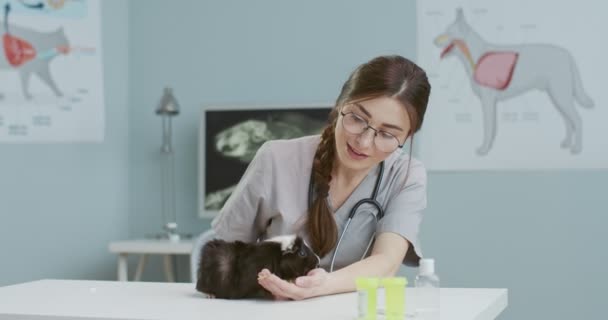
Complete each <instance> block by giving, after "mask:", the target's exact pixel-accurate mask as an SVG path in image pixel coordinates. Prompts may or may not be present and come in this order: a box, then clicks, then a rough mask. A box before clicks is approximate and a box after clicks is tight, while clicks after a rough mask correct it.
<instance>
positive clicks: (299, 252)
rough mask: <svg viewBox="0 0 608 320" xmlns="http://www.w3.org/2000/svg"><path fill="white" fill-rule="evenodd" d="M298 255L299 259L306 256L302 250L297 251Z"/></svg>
mask: <svg viewBox="0 0 608 320" xmlns="http://www.w3.org/2000/svg"><path fill="white" fill-rule="evenodd" d="M298 255H299V256H300V257H306V256H307V254H306V251H304V250H300V251H298Z"/></svg>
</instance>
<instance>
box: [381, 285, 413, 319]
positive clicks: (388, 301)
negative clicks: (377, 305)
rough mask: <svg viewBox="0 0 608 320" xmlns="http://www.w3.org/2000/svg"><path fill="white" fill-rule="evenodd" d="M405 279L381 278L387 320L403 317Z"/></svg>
mask: <svg viewBox="0 0 608 320" xmlns="http://www.w3.org/2000/svg"><path fill="white" fill-rule="evenodd" d="M406 285H407V279H406V278H405V277H393V278H383V279H382V286H383V287H384V295H385V299H384V301H385V305H386V306H385V316H386V319H387V320H393V319H403V318H404V317H405V286H406Z"/></svg>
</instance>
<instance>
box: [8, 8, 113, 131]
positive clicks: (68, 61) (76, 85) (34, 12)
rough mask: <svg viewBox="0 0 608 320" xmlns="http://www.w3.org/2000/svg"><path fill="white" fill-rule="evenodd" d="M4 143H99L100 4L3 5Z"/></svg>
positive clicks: (101, 119) (101, 111)
mask: <svg viewBox="0 0 608 320" xmlns="http://www.w3.org/2000/svg"><path fill="white" fill-rule="evenodd" d="M0 8H1V10H2V20H1V21H0V34H1V36H2V40H1V41H0V141H1V142H8V143H19V142H71V141H74V142H75V141H92V142H94V141H101V140H103V135H104V96H103V74H102V66H101V41H100V36H101V34H100V17H99V1H90V0H89V1H87V0H0Z"/></svg>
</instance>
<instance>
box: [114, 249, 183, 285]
mask: <svg viewBox="0 0 608 320" xmlns="http://www.w3.org/2000/svg"><path fill="white" fill-rule="evenodd" d="M192 246H193V240H180V241H177V242H173V241H169V240H166V239H163V240H157V239H141V240H127V241H114V242H111V243H110V246H109V249H110V252H112V253H116V254H118V280H119V281H127V280H128V263H127V258H128V255H129V254H139V255H140V257H139V262H138V263H137V269H136V270H135V276H134V280H135V281H139V280H140V279H141V274H142V273H143V270H144V266H145V264H146V258H147V255H148V254H160V255H162V256H163V265H164V270H165V277H166V278H167V281H169V282H175V276H174V271H173V262H172V255H188V256H190V254H191V252H192Z"/></svg>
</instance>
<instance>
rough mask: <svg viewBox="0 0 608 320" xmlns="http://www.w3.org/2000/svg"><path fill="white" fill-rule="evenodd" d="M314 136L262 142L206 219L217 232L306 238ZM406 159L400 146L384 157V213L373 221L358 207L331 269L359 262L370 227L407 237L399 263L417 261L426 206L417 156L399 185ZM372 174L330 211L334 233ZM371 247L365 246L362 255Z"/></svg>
mask: <svg viewBox="0 0 608 320" xmlns="http://www.w3.org/2000/svg"><path fill="white" fill-rule="evenodd" d="M319 141H320V136H319V135H315V136H307V137H302V138H297V139H291V140H274V141H268V142H266V143H264V144H263V145H262V146H261V147H260V149H259V150H258V151H257V153H256V155H255V157H254V159H253V160H252V161H251V163H250V164H249V166H248V167H247V170H246V171H245V174H244V175H243V177H242V178H241V180H240V182H239V183H238V185H237V187H236V189H235V190H234V192H233V193H232V195H231V196H230V198H229V199H228V200H227V201H226V203H225V204H224V206H223V208H222V209H221V210H220V213H219V215H218V216H217V217H215V219H213V221H212V222H211V226H212V228H213V229H214V230H215V232H216V235H217V237H218V238H221V239H225V240H227V241H234V240H241V241H247V242H253V241H256V240H261V239H266V238H270V237H274V236H278V235H284V234H299V235H301V236H302V237H303V238H304V239H305V240H307V239H308V235H307V232H306V230H305V228H304V225H305V221H306V220H305V219H306V215H307V212H308V184H309V182H310V172H311V168H312V161H313V157H314V154H315V151H316V150H317V146H318V144H319ZM408 161H409V155H408V154H407V153H405V152H403V151H402V150H401V149H397V150H396V151H395V152H393V153H392V154H391V155H390V156H389V157H388V158H387V159H386V160H385V161H384V162H385V166H384V176H383V178H382V183H381V185H380V188H379V191H378V196H377V200H378V202H379V203H380V204H381V206H382V208H383V209H384V218H382V219H380V221H379V222H378V223H376V219H375V214H376V210H374V209H373V207H372V206H371V205H368V204H364V205H362V206H361V207H359V209H358V210H357V213H356V214H355V216H354V218H353V220H352V221H351V223H350V225H349V226H348V230H347V231H346V234H345V236H344V239H343V240H342V243H341V244H340V248H339V250H338V252H337V254H336V261H335V266H334V270H337V269H340V268H342V267H344V266H347V265H349V264H352V263H354V262H357V261H359V260H360V259H361V258H362V255H363V253H364V252H365V249H366V248H367V247H368V244H369V241H370V239H372V237H373V236H374V232H375V233H376V236H377V235H379V234H381V233H383V232H392V233H396V234H398V235H401V236H402V237H403V238H405V239H407V240H408V241H409V242H410V244H411V245H410V248H409V249H408V252H407V254H406V256H405V259H404V261H403V262H404V263H405V264H406V265H411V266H417V265H418V260H419V259H420V257H421V256H422V254H421V250H420V245H419V240H418V230H419V226H420V222H421V220H422V211H423V210H424V209H425V208H426V170H425V168H424V166H423V165H422V163H421V162H420V161H418V160H415V159H414V158H412V159H411V161H412V162H411V164H410V168H409V171H410V172H409V176H408V178H407V182H406V184H405V186H403V181H404V179H405V176H406V171H407V163H408ZM377 175H378V170H377V167H376V168H373V169H372V170H370V172H369V173H368V175H367V176H366V177H365V178H364V179H363V181H362V182H361V183H360V184H359V186H357V188H355V190H354V191H353V192H352V194H351V195H350V196H349V197H348V199H346V201H345V202H344V204H343V205H342V206H341V207H339V208H337V211H335V212H334V217H335V219H336V223H337V226H338V232H339V233H338V234H339V235H340V234H342V231H343V230H344V225H345V224H346V220H347V218H348V215H349V212H350V211H351V209H352V207H353V206H354V205H355V203H357V201H359V200H360V199H362V198H369V197H370V196H371V194H372V190H373V188H374V185H375V183H376V178H377ZM329 192H330V193H331V190H330V191H329ZM330 208H331V206H330ZM372 246H373V245H372ZM334 251H335V248H334V250H332V251H331V252H330V253H328V254H327V255H326V256H325V257H322V259H321V267H322V268H324V269H326V270H329V265H330V262H331V258H332V255H333V254H334ZM371 251H372V250H371V248H370V250H369V252H368V255H369V254H370V253H371Z"/></svg>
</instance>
